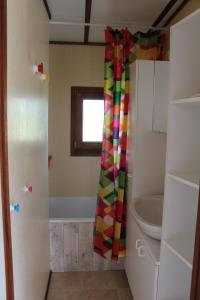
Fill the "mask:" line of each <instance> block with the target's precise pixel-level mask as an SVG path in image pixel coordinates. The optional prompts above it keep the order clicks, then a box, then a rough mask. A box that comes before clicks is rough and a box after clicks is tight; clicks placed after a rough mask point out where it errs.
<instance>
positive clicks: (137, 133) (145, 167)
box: [128, 60, 168, 200]
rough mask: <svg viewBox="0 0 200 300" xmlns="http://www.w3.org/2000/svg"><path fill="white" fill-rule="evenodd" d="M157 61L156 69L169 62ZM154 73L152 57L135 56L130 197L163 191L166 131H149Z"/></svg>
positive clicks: (129, 158) (131, 108) (132, 85)
mask: <svg viewBox="0 0 200 300" xmlns="http://www.w3.org/2000/svg"><path fill="white" fill-rule="evenodd" d="M158 63H159V64H158V66H159V68H157V73H159V70H160V72H161V70H162V72H161V73H163V72H164V71H163V69H165V68H167V69H168V62H158ZM161 66H162V67H161ZM154 77H155V62H154V61H148V60H138V61H136V63H134V64H132V65H131V67H130V126H129V127H130V130H129V136H128V172H129V175H132V177H133V183H132V186H133V187H132V189H133V191H134V193H133V198H137V197H140V196H143V195H145V194H162V193H163V191H164V177H165V155H166V134H163V133H158V132H153V131H152V120H153V110H154V93H155V89H154V81H155V80H154ZM157 77H159V75H157ZM161 77H162V76H161ZM128 200H129V199H128Z"/></svg>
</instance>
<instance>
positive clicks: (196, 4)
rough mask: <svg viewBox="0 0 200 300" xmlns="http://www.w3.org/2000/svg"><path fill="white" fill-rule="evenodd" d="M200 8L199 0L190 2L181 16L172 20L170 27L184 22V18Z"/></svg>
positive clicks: (181, 12) (180, 13)
mask: <svg viewBox="0 0 200 300" xmlns="http://www.w3.org/2000/svg"><path fill="white" fill-rule="evenodd" d="M198 8H200V1H199V0H190V1H189V2H188V3H187V4H186V5H185V6H184V8H183V9H182V10H181V11H180V12H179V14H178V15H177V16H176V17H175V18H174V19H173V20H172V22H171V23H170V26H171V25H173V24H175V23H177V22H178V21H180V20H182V19H183V18H184V17H186V16H188V15H189V14H191V13H192V12H194V11H195V10H196V9H198Z"/></svg>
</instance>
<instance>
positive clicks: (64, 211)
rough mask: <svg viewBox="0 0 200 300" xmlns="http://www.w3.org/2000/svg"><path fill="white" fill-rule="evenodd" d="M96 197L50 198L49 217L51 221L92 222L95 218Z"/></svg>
mask: <svg viewBox="0 0 200 300" xmlns="http://www.w3.org/2000/svg"><path fill="white" fill-rule="evenodd" d="M96 203H97V196H93V197H50V198H49V217H50V220H51V221H54V220H56V221H59V220H60V221H62V220H63V219H65V221H67V222H77V221H79V222H92V221H94V218H95V211H96Z"/></svg>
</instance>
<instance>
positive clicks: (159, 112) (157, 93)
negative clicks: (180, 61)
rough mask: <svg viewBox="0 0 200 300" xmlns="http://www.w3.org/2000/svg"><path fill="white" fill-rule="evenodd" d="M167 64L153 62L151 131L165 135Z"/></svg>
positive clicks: (167, 95) (165, 62) (167, 101)
mask: <svg viewBox="0 0 200 300" xmlns="http://www.w3.org/2000/svg"><path fill="white" fill-rule="evenodd" d="M168 103H169V62H167V61H155V62H154V104H153V124H152V125H153V131H158V132H164V133H167V116H168Z"/></svg>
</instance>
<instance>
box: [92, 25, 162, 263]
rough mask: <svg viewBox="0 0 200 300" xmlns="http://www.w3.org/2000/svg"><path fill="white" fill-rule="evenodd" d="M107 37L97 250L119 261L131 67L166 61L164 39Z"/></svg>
mask: <svg viewBox="0 0 200 300" xmlns="http://www.w3.org/2000/svg"><path fill="white" fill-rule="evenodd" d="M105 37H106V49H105V74H104V75H105V83H104V99H105V113H104V131H103V145H102V156H101V173H100V183H99V193H98V201H97V209H96V221H95V230H94V251H95V252H96V253H98V254H99V255H101V256H102V257H104V258H108V259H113V260H117V259H118V258H119V257H123V256H125V250H126V184H127V133H128V107H129V65H130V63H131V62H133V61H134V60H136V59H138V58H140V59H152V60H156V59H160V60H161V59H163V58H164V56H165V51H164V49H165V47H164V44H165V36H164V35H162V34H161V33H159V32H154V33H149V34H142V33H137V34H135V35H132V34H131V33H130V32H129V31H128V30H127V29H125V30H121V31H118V30H112V29H111V28H107V30H106V31H105Z"/></svg>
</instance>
